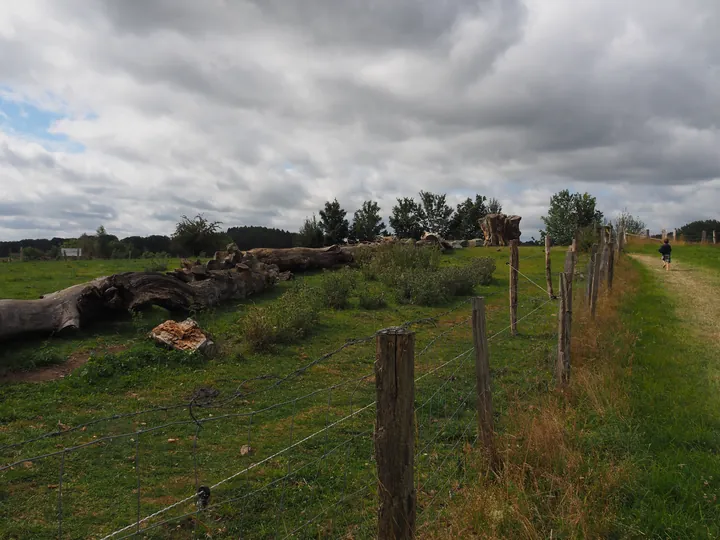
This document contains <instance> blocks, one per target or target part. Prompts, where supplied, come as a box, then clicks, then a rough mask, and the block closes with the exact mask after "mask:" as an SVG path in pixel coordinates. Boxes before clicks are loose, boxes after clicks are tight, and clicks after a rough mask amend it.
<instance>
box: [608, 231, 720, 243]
mask: <svg viewBox="0 0 720 540" xmlns="http://www.w3.org/2000/svg"><path fill="white" fill-rule="evenodd" d="M711 232H712V243H713V244H717V232H716V231H714V230H713V231H711ZM645 237H646V238H648V239H649V238H650V229H645ZM660 237H661V239H662V240H663V241H664V240H666V239H668V238H669V237H670V235H669V234H668V232H667V230H666V229H663V230H662V231H661V233H660ZM696 238H697V237H696ZM618 239H619V238H618ZM672 239H673V242H676V241H677V229H673V231H672ZM700 243H701V244H707V243H708V232H707V231H701V232H700Z"/></svg>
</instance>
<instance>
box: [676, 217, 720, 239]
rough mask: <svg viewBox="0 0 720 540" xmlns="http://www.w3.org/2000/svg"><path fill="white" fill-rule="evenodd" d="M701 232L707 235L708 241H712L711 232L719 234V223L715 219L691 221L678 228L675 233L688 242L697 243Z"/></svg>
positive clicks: (700, 237)
mask: <svg viewBox="0 0 720 540" xmlns="http://www.w3.org/2000/svg"><path fill="white" fill-rule="evenodd" d="M703 231H705V232H706V233H707V238H708V240H709V241H712V231H718V232H719V233H720V221H718V220H716V219H706V220H702V221H693V222H691V223H686V224H685V225H683V226H682V227H680V228H679V229H678V231H677V232H678V234H679V235H680V236H682V238H683V239H684V240H687V241H688V242H699V241H700V240H701V239H702V232H703Z"/></svg>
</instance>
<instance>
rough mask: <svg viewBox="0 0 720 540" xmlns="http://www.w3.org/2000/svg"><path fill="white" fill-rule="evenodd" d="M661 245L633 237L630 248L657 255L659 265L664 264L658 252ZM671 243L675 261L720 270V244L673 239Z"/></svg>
mask: <svg viewBox="0 0 720 540" xmlns="http://www.w3.org/2000/svg"><path fill="white" fill-rule="evenodd" d="M661 245H662V244H661V242H659V241H657V240H642V239H640V240H636V239H633V240H632V241H631V242H630V245H629V246H628V249H629V250H630V251H631V252H635V253H642V254H644V255H652V256H655V257H657V260H658V265H662V262H661V260H660V253H658V249H659V248H660V246H661ZM670 245H671V246H672V248H673V251H672V260H673V262H680V263H681V264H683V263H688V264H690V265H693V266H698V267H701V268H707V269H708V270H720V245H712V244H706V245H701V244H686V243H684V242H678V243H675V242H673V241H672V240H671V241H670Z"/></svg>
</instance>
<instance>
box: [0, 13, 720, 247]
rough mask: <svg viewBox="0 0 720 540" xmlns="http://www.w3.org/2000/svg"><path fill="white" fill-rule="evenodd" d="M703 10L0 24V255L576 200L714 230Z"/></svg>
mask: <svg viewBox="0 0 720 540" xmlns="http://www.w3.org/2000/svg"><path fill="white" fill-rule="evenodd" d="M718 29H720V2H718V0H682V1H681V0H633V1H627V0H622V1H621V0H479V1H478V0H202V1H200V0H143V1H128V0H93V1H92V2H87V1H83V0H45V1H43V0H24V1H22V2H21V1H6V2H2V3H1V4H0V239H3V240H9V239H20V238H28V237H50V236H56V235H57V236H71V235H77V234H79V233H82V232H86V231H93V230H94V229H95V228H96V227H97V226H98V225H100V224H104V225H105V227H106V229H107V230H108V232H111V233H114V234H117V235H118V236H125V235H130V234H153V233H166V234H167V233H170V232H172V230H173V227H174V223H175V222H176V221H177V219H178V217H179V216H180V215H182V214H188V215H194V214H196V213H198V212H202V213H205V215H206V216H207V217H210V218H212V219H217V220H220V221H223V222H224V224H225V226H232V225H252V224H257V225H268V226H276V227H282V228H287V229H291V230H297V229H298V228H299V226H300V224H301V223H302V221H303V219H304V218H305V217H306V216H309V215H311V214H312V213H313V212H314V211H317V210H318V208H320V207H321V206H322V204H323V202H324V201H325V200H328V199H332V198H335V197H337V198H338V200H339V201H340V202H341V203H342V204H343V206H344V207H345V208H346V209H347V210H348V211H349V212H350V213H352V212H353V211H354V210H355V209H357V208H358V207H359V206H360V205H361V203H362V201H363V200H365V199H375V200H377V201H379V202H380V204H381V207H382V208H383V210H384V213H385V214H386V215H387V214H389V212H390V208H391V207H392V204H393V202H394V200H395V198H396V197H399V196H414V195H416V194H417V192H418V191H419V190H421V189H424V190H430V191H434V192H445V193H447V194H448V199H449V201H450V202H452V203H457V202H458V201H459V200H460V198H464V197H466V196H468V195H473V194H474V193H481V194H484V195H487V196H494V197H497V198H499V199H500V200H501V201H502V202H503V204H504V208H505V211H507V212H511V213H516V214H520V215H522V216H523V226H522V229H523V231H524V234H525V237H526V238H527V237H529V236H530V235H535V234H537V229H538V227H539V226H540V223H541V222H540V216H541V215H543V213H544V212H545V210H546V208H547V205H548V201H549V199H550V196H551V195H552V194H553V193H554V192H556V191H558V190H560V189H563V188H570V189H573V190H581V191H585V190H587V191H589V192H591V193H592V194H594V195H596V196H597V197H598V200H599V203H600V207H601V209H602V210H603V211H605V213H606V214H608V215H612V214H614V213H616V212H618V211H620V210H622V208H623V207H627V208H628V209H629V210H630V211H631V212H633V213H634V214H636V215H639V216H640V217H641V218H642V219H644V220H645V221H646V222H647V223H648V225H649V226H651V227H652V228H653V229H655V230H659V229H660V228H661V227H668V228H672V227H675V226H680V225H682V224H683V223H685V222H687V221H690V220H694V219H700V218H705V219H707V218H718V206H720V31H719V30H718Z"/></svg>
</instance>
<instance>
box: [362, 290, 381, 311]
mask: <svg viewBox="0 0 720 540" xmlns="http://www.w3.org/2000/svg"><path fill="white" fill-rule="evenodd" d="M385 306H387V301H386V300H385V294H384V293H382V292H376V291H371V290H369V289H366V290H364V291H362V293H361V294H360V307H361V308H362V309H382V308H384V307H385Z"/></svg>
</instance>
